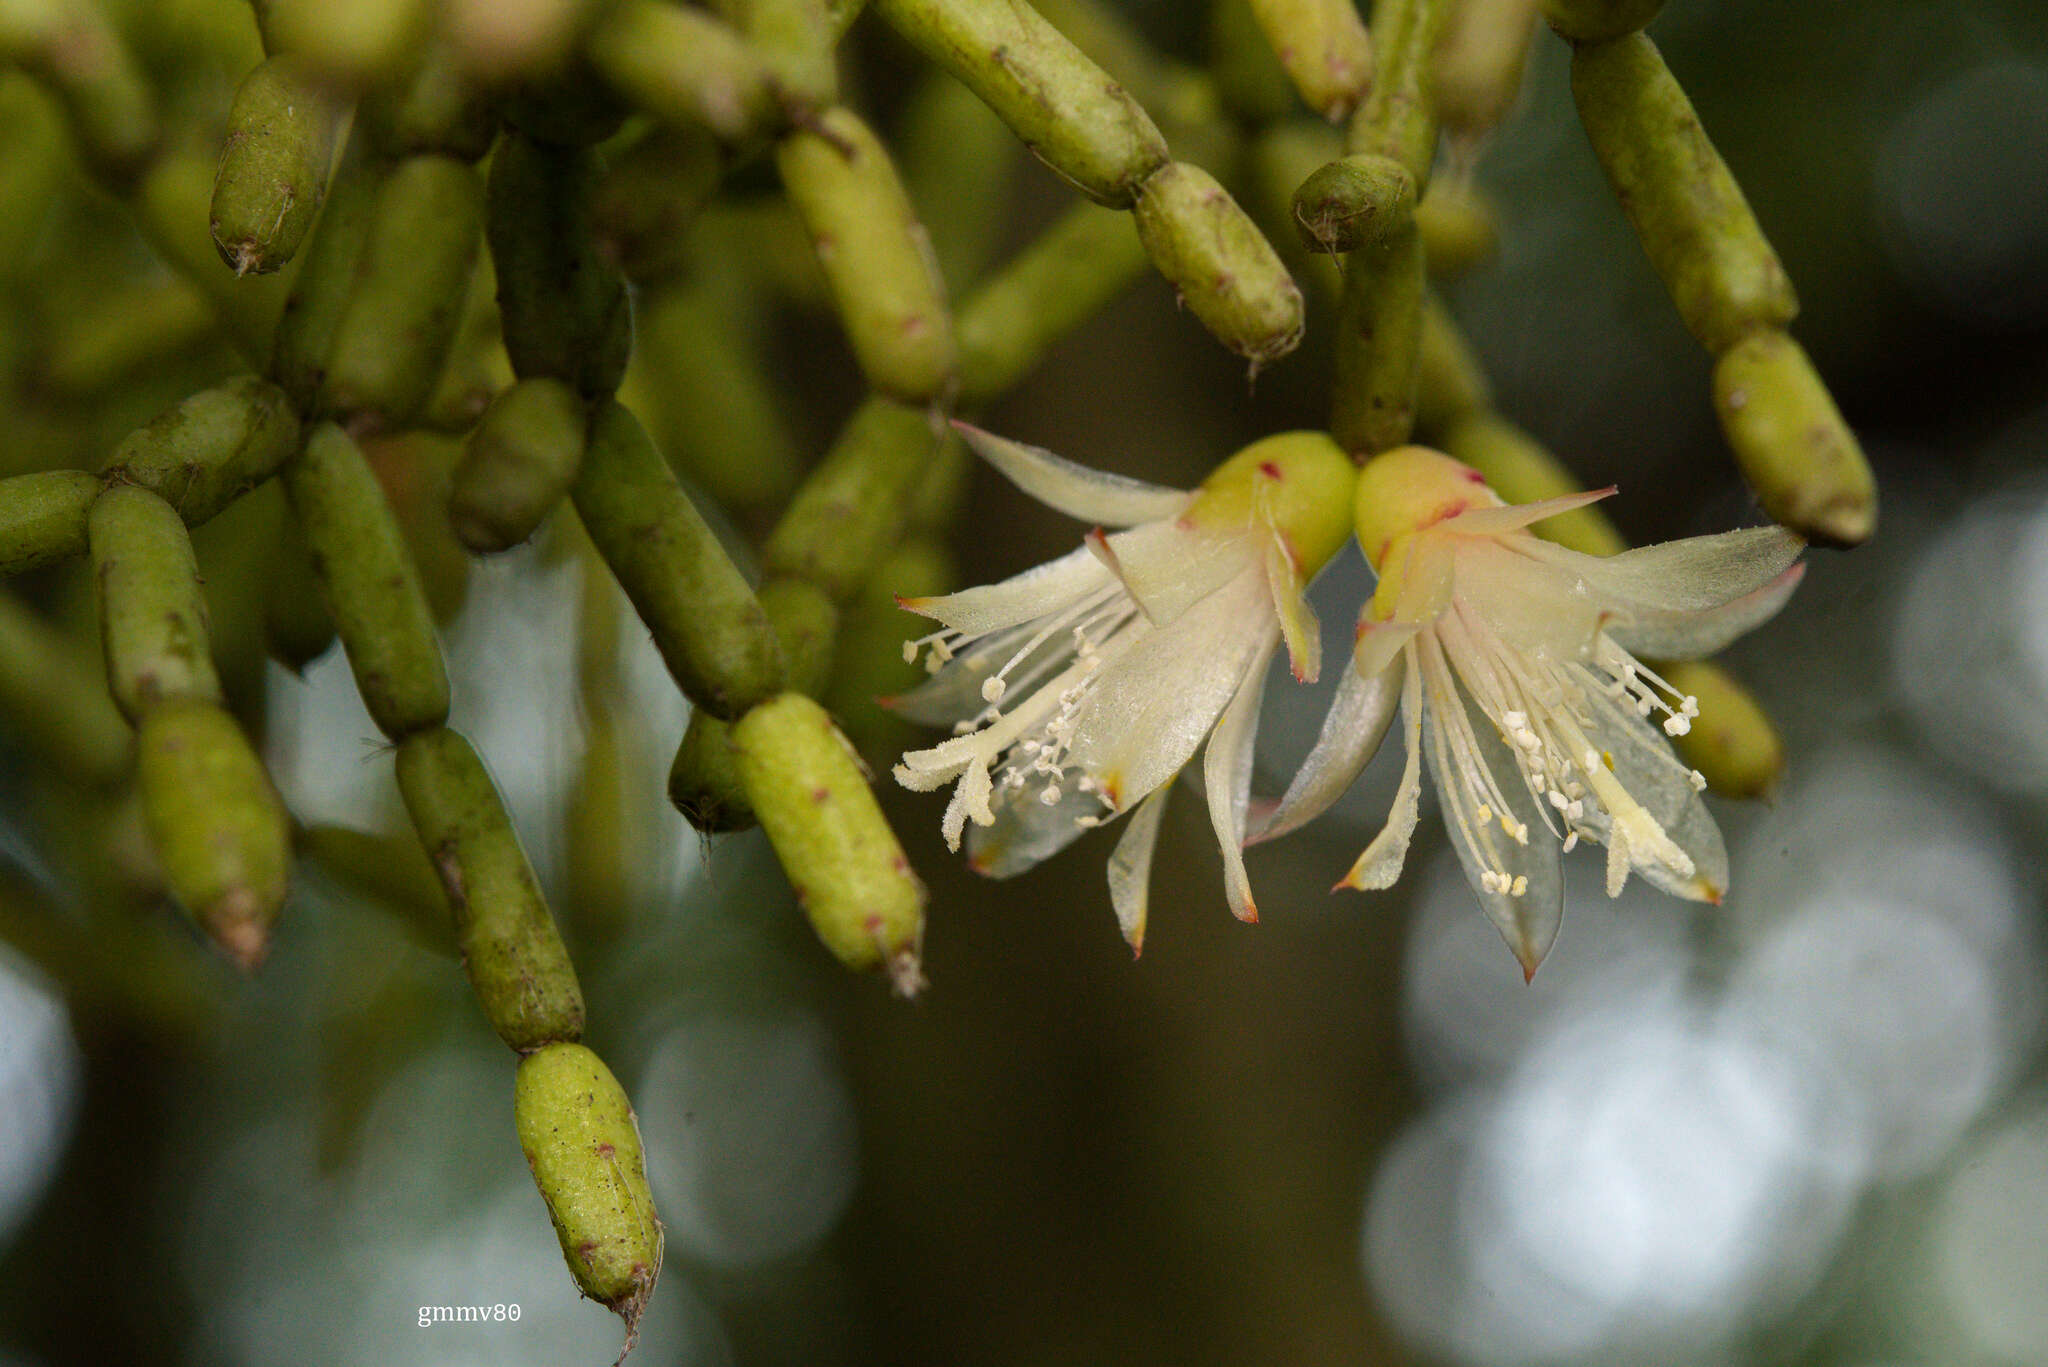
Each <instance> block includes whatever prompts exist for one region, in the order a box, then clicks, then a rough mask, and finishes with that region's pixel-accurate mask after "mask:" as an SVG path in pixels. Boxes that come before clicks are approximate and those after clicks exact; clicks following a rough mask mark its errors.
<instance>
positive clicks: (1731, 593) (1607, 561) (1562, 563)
mask: <svg viewBox="0 0 2048 1367" xmlns="http://www.w3.org/2000/svg"><path fill="white" fill-rule="evenodd" d="M1517 549H1518V550H1521V551H1522V552H1523V553H1524V554H1526V555H1529V556H1532V557H1535V558H1538V559H1541V560H1543V561H1545V562H1546V563H1549V564H1552V565H1556V566H1559V567H1560V568H1565V569H1569V570H1570V571H1571V572H1572V573H1573V574H1574V575H1575V576H1576V577H1577V578H1579V579H1582V580H1584V581H1585V584H1586V587H1587V589H1588V590H1589V591H1590V592H1591V594H1592V596H1593V597H1594V598H1595V599H1597V600H1598V601H1599V602H1600V604H1601V606H1602V607H1607V608H1631V609H1635V610H1637V611H1643V612H1704V611H1706V610H1708V609H1710V608H1717V607H1720V606H1721V605H1722V604H1723V603H1728V602H1732V601H1734V600H1735V599H1738V598H1742V597H1745V596H1747V595H1748V594H1752V593H1754V592H1756V591H1757V590H1758V589H1760V588H1763V587H1764V586H1765V585H1767V584H1769V583H1770V582H1771V581H1772V580H1774V579H1776V578H1777V577H1778V576H1779V575H1781V574H1783V573H1784V572H1785V570H1786V569H1787V568H1788V567H1789V566H1790V565H1791V564H1792V562H1793V561H1795V560H1797V559H1798V558H1799V553H1800V552H1801V551H1803V550H1805V549H1806V543H1805V542H1804V541H1802V540H1800V539H1799V537H1798V536H1797V535H1795V534H1794V533H1792V532H1788V531H1786V530H1785V529H1784V528H1783V527H1747V528H1744V529H1742V530H1740V531H1733V532H1719V533H1716V534H1714V535H1712V536H1690V537H1686V538H1684V539H1683V540H1679V541H1664V542H1660V543H1658V544H1657V545H1655V546H1642V547H1639V548H1637V549H1635V550H1632V551H1623V552H1622V553H1621V554H1619V555H1605V556H1602V555H1582V554H1580V553H1578V552H1576V551H1571V550H1567V549H1565V548H1564V547H1562V546H1553V545H1551V544H1549V543H1548V542H1543V541H1537V540H1535V539H1534V538H1531V539H1529V540H1528V541H1527V542H1518V543H1517Z"/></svg>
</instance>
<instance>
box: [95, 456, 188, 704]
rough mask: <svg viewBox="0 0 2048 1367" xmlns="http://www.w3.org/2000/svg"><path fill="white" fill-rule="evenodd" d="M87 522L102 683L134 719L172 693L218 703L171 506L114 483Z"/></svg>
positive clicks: (181, 527) (182, 534) (183, 537)
mask: <svg viewBox="0 0 2048 1367" xmlns="http://www.w3.org/2000/svg"><path fill="white" fill-rule="evenodd" d="M87 526H88V529H89V536H90V539H91V542H92V567H93V581H94V584H95V585H96V587H97V589H98V593H99V605H100V639H101V642H102V644H103V645H104V646H105V648H106V655H107V686H108V688H109V689H111V690H112V692H113V695H114V701H115V702H116V703H118V704H120V707H121V710H122V711H123V712H125V713H126V714H127V715H128V719H129V720H130V721H133V722H138V723H139V722H140V721H141V720H142V717H143V715H144V714H145V713H146V712H148V711H149V709H150V708H152V707H153V706H155V705H156V704H158V703H161V702H163V701H165V700H167V699H172V698H186V699H198V700H200V701H204V702H211V703H218V702H219V701H220V700H221V692H220V676H219V675H218V674H217V673H216V672H215V671H214V667H213V654H212V651H211V649H210V647H209V646H208V643H207V636H206V599H205V597H204V595H202V594H201V592H200V589H199V566H198V564H197V562H196V561H194V559H193V556H192V538H191V536H190V534H189V533H187V532H186V530H185V523H184V521H183V520H182V519H180V518H179V516H178V514H177V512H176V511H175V510H174V509H173V508H172V507H171V505H170V504H168V503H166V502H164V501H163V500H162V499H160V498H158V497H157V496H156V495H155V494H152V493H150V492H149V491H148V490H147V489H136V488H131V487H129V486H127V485H122V484H117V485H114V486H113V487H112V488H110V489H108V490H107V491H106V492H104V493H102V494H101V495H100V496H99V498H98V499H97V500H96V501H95V502H94V503H93V505H92V512H91V514H90V515H89V517H88V520H87Z"/></svg>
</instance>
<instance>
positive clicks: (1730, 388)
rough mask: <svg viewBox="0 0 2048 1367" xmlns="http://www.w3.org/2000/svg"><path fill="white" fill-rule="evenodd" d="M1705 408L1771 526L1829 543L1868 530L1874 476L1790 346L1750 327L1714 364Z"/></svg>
mask: <svg viewBox="0 0 2048 1367" xmlns="http://www.w3.org/2000/svg"><path fill="white" fill-rule="evenodd" d="M1714 408H1715V410H1716V411H1717V412H1718V413H1719V414H1720V417H1721V430H1722V431H1723V432H1724V433H1725V434H1726V435H1727V438H1728V445H1729V447H1730V448H1731V449H1732V450H1733V451H1734V452H1735V463H1736V464H1737V465H1738V466H1740V467H1741V469H1742V473H1743V477H1744V478H1746V479H1747V480H1748V481H1749V486H1750V488H1752V489H1754V490H1755V491H1756V496H1757V499H1758V501H1760V502H1761V503H1762V504H1763V505H1764V511H1765V512H1767V513H1769V514H1770V515H1771V518H1772V520H1773V521H1775V522H1780V523H1783V524H1784V525H1785V526H1787V527H1790V528H1791V529H1792V530H1793V531H1796V532H1798V533H1799V534H1800V535H1802V536H1804V537H1807V538H1809V539H1811V540H1814V541H1819V542H1822V543H1824V544H1826V545H1830V546H1857V545H1861V544H1862V543H1863V542H1865V541H1867V540H1869V539H1870V534H1871V533H1872V532H1873V531H1875V530H1876V529H1877V479H1876V476H1875V475H1873V474H1872V473H1871V469H1870V462H1869V461H1868V460H1867V459H1865V458H1864V455H1863V447H1862V446H1861V444H1860V443H1858V442H1857V440H1856V434H1855V433H1854V432H1852V431H1850V430H1849V424H1848V423H1846V422H1844V421H1843V420H1842V412H1841V410H1840V409H1839V408H1837V407H1835V400H1834V397H1833V396H1832V395H1830V394H1829V393H1828V390H1827V386H1826V385H1825V384H1823V383H1821V378H1820V376H1819V375H1818V374H1817V373H1815V371H1814V368H1813V362H1812V361H1810V360H1808V359H1807V356H1806V352H1805V350H1804V349H1803V348H1802V347H1801V346H1800V345H1799V343H1797V342H1795V341H1793V340H1792V338H1791V337H1790V336H1788V335H1787V334H1785V333H1783V332H1775V331H1771V332H1756V333H1752V334H1750V335H1749V336H1747V337H1745V338H1743V339H1742V340H1741V341H1739V342H1737V343H1736V344H1735V345H1734V346H1732V347H1730V348H1729V349H1728V351H1727V353H1726V354H1724V355H1723V356H1722V357H1721V359H1720V361H1719V363H1718V364H1716V365H1715V367H1714Z"/></svg>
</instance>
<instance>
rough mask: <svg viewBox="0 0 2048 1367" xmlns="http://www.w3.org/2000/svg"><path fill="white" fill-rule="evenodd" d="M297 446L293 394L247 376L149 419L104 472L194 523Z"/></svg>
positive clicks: (262, 475)
mask: <svg viewBox="0 0 2048 1367" xmlns="http://www.w3.org/2000/svg"><path fill="white" fill-rule="evenodd" d="M298 449H299V415H298V413H297V412H296V411H294V409H293V406H292V401H291V397H290V396H289V395H288V394H286V393H285V392H284V390H282V389H281V388H279V387H278V386H276V385H274V384H272V383H271V382H270V381H268V380H265V379H262V378H260V377H258V376H255V375H243V376H240V377H238V378H236V379H232V380H229V381H228V382H227V383H225V384H221V385H216V386H214V387H213V388H212V389H202V390H200V391H199V392H198V393H197V394H194V395H192V396H191V397H189V398H187V399H185V400H183V401H182V402H180V403H177V404H174V405H172V406H171V407H170V408H167V409H165V410H164V411H163V412H162V413H159V414H158V415H157V416H156V417H154V418H151V419H150V420H149V422H148V423H146V424H145V425H144V426H142V427H139V428H137V429H136V430H135V431H134V432H131V433H130V434H129V435H128V436H127V437H126V438H124V439H123V440H122V442H121V444H120V445H119V446H117V447H115V448H114V454H113V455H112V456H111V457H109V458H108V460H107V464H106V468H105V470H104V471H103V473H104V474H105V475H106V476H107V477H108V478H109V479H114V480H119V481H120V482H121V483H124V484H135V485H140V486H141V487H142V488H145V489H148V490H149V491H150V492H152V493H154V494H156V495H157V496H158V497H159V498H162V499H163V500H164V501H165V502H167V503H169V504H170V505H171V506H172V507H173V508H176V509H177V510H178V515H179V516H180V517H182V518H184V519H185V523H186V525H187V526H193V527H196V526H198V525H200V524H201V523H203V522H207V521H209V520H211V519H212V518H213V517H214V515H215V514H217V513H219V512H220V510H221V509H223V508H225V507H227V506H228V504H230V503H232V502H234V501H235V500H236V499H237V498H240V497H241V496H242V495H243V494H245V493H247V492H248V491H249V490H250V489H253V488H255V487H256V486H257V485H258V484H261V483H262V482H263V481H264V480H266V479H269V478H270V477H271V476H272V475H273V474H275V473H277V470H278V467H279V466H281V465H283V464H284V462H285V461H286V460H288V459H290V458H291V456H292V454H293V453H294V452H295V451H297V450H298Z"/></svg>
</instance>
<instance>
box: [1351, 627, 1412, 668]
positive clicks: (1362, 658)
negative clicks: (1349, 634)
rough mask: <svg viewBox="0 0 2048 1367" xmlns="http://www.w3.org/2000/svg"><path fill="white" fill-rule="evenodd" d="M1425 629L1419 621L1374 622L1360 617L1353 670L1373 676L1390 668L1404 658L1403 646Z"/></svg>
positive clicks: (1353, 648)
mask: <svg viewBox="0 0 2048 1367" xmlns="http://www.w3.org/2000/svg"><path fill="white" fill-rule="evenodd" d="M1421 630H1422V624H1420V623H1417V622H1374V621H1370V620H1368V619H1367V618H1365V617H1363V616H1361V617H1360V618H1359V619H1358V638H1357V640H1356V641H1355V642H1354V643H1353V645H1352V647H1351V672H1352V673H1353V674H1356V675H1358V676H1359V677H1360V678H1365V679H1374V678H1378V677H1379V676H1380V675H1382V674H1384V673H1386V672H1387V669H1388V667H1389V666H1390V665H1392V664H1393V663H1394V661H1396V660H1398V659H1400V658H1401V650H1402V647H1404V646H1406V645H1407V644H1408V643H1409V642H1410V641H1412V640H1414V639H1415V634H1416V633H1417V632H1419V631H1421Z"/></svg>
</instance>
